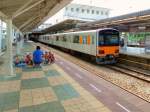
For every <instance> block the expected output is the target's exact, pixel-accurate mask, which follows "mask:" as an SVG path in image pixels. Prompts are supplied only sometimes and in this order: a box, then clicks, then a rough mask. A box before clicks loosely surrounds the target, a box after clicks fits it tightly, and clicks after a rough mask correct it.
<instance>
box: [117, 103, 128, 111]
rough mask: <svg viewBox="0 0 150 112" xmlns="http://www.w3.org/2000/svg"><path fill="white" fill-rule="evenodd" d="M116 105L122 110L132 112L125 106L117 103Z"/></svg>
mask: <svg viewBox="0 0 150 112" xmlns="http://www.w3.org/2000/svg"><path fill="white" fill-rule="evenodd" d="M116 104H117V105H118V106H119V107H121V108H122V109H124V110H125V111H126V112H131V111H130V110H128V109H127V108H126V107H124V106H123V105H121V104H120V103H119V102H116Z"/></svg>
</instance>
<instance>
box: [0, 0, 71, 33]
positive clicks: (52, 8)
mask: <svg viewBox="0 0 150 112" xmlns="http://www.w3.org/2000/svg"><path fill="white" fill-rule="evenodd" d="M71 1H72V0H0V18H2V19H4V20H6V18H11V19H12V20H13V24H14V25H15V26H16V27H17V28H18V29H20V30H21V31H23V32H28V31H31V30H32V29H34V28H35V27H37V26H38V25H40V24H41V23H43V22H44V21H45V20H46V19H48V18H49V17H51V16H52V15H54V14H55V13H56V12H58V11H59V10H60V9H62V8H63V7H64V6H66V5H67V4H69V3H70V2H71Z"/></svg>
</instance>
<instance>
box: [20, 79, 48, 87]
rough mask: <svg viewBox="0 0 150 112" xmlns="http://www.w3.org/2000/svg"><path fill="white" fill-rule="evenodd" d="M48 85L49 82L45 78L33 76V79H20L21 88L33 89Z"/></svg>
mask: <svg viewBox="0 0 150 112" xmlns="http://www.w3.org/2000/svg"><path fill="white" fill-rule="evenodd" d="M48 86H49V82H48V80H47V79H46V78H34V79H26V80H22V81H21V88H22V89H34V88H42V87H48Z"/></svg>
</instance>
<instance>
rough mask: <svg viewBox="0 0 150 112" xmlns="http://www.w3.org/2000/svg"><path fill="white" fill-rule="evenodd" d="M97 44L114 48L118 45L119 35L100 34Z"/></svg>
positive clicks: (115, 33) (111, 33)
mask: <svg viewBox="0 0 150 112" xmlns="http://www.w3.org/2000/svg"><path fill="white" fill-rule="evenodd" d="M98 44H99V45H101V46H106V45H112V46H116V45H119V33H118V32H110V31H109V32H107V31H106V32H104V31H103V32H100V33H99V39H98Z"/></svg>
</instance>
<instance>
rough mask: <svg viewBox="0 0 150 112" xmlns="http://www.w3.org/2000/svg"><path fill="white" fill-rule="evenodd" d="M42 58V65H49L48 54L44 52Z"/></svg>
mask: <svg viewBox="0 0 150 112" xmlns="http://www.w3.org/2000/svg"><path fill="white" fill-rule="evenodd" d="M43 57H44V63H45V64H48V63H49V54H48V52H45V54H44V56H43Z"/></svg>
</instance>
